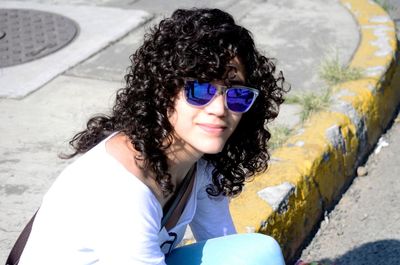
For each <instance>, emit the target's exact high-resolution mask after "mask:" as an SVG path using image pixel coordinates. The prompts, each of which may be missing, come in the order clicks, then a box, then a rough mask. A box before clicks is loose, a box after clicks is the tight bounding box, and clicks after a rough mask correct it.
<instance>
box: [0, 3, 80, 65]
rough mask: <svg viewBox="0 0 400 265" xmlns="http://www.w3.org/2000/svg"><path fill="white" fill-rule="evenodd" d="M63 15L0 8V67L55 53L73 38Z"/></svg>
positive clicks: (70, 22)
mask: <svg viewBox="0 0 400 265" xmlns="http://www.w3.org/2000/svg"><path fill="white" fill-rule="evenodd" d="M77 32H78V26H77V24H76V23H75V22H74V21H73V20H71V19H69V18H66V17H64V16H61V15H58V14H53V13H48V12H43V11H37V10H28V9H0V68H1V67H7V66H12V65H17V64H21V63H25V62H29V61H32V60H35V59H38V58H40V57H43V56H45V55H48V54H50V53H53V52H55V51H57V50H58V49H60V48H62V47H64V46H65V45H67V44H68V43H69V42H71V41H72V40H73V39H74V37H75V36H76V35H77Z"/></svg>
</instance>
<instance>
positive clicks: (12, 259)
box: [6, 211, 37, 265]
mask: <svg viewBox="0 0 400 265" xmlns="http://www.w3.org/2000/svg"><path fill="white" fill-rule="evenodd" d="M36 214H37V211H36V213H35V214H34V215H33V216H32V218H31V220H30V221H29V223H28V224H27V225H26V226H25V228H24V230H22V232H21V234H20V235H19V237H18V239H17V241H16V242H15V244H14V246H13V248H12V249H11V252H10V255H8V258H7V262H6V265H17V264H18V263H19V259H20V258H21V254H22V251H24V248H25V245H26V242H27V241H28V238H29V235H30V233H31V230H32V224H33V221H34V220H35V217H36Z"/></svg>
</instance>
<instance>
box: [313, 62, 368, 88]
mask: <svg viewBox="0 0 400 265" xmlns="http://www.w3.org/2000/svg"><path fill="white" fill-rule="evenodd" d="M319 75H320V77H321V79H322V80H324V81H325V82H326V83H327V84H328V86H334V85H337V84H339V83H342V82H346V81H351V80H357V79H360V78H361V77H362V76H363V72H362V70H361V69H359V68H353V67H347V66H343V65H341V64H340V62H339V57H338V56H337V55H336V56H335V57H334V58H328V59H326V60H325V61H324V62H323V63H322V64H321V68H320V71H319Z"/></svg>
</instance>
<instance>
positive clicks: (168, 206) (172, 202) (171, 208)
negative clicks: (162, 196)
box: [160, 163, 197, 231]
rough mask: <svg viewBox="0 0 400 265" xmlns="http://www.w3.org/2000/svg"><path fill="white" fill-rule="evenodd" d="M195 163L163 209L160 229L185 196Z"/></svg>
mask: <svg viewBox="0 0 400 265" xmlns="http://www.w3.org/2000/svg"><path fill="white" fill-rule="evenodd" d="M196 165H197V164H196V163H195V164H194V165H193V166H192V167H191V168H190V170H189V172H188V173H187V174H186V176H185V178H184V179H183V181H182V184H181V185H180V186H179V190H178V193H177V194H176V195H175V198H173V199H172V200H170V201H169V202H168V203H167V204H166V205H165V209H164V214H163V217H162V219H161V229H163V227H164V226H165V225H166V223H167V222H168V219H169V218H170V217H171V215H172V213H173V212H174V210H175V208H176V206H177V205H178V203H179V202H180V201H181V199H182V197H183V194H185V191H186V189H187V187H188V186H189V183H190V181H191V180H192V177H193V176H194V173H195V170H196ZM161 229H160V231H161Z"/></svg>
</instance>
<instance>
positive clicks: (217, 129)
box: [198, 123, 226, 134]
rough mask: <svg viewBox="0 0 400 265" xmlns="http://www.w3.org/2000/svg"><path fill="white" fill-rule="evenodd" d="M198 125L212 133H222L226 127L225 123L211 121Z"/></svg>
mask: <svg viewBox="0 0 400 265" xmlns="http://www.w3.org/2000/svg"><path fill="white" fill-rule="evenodd" d="M198 126H199V127H200V128H201V129H203V130H204V131H206V132H207V133H211V134H222V133H223V132H224V131H225V129H226V126H225V125H219V124H210V123H199V124H198Z"/></svg>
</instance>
